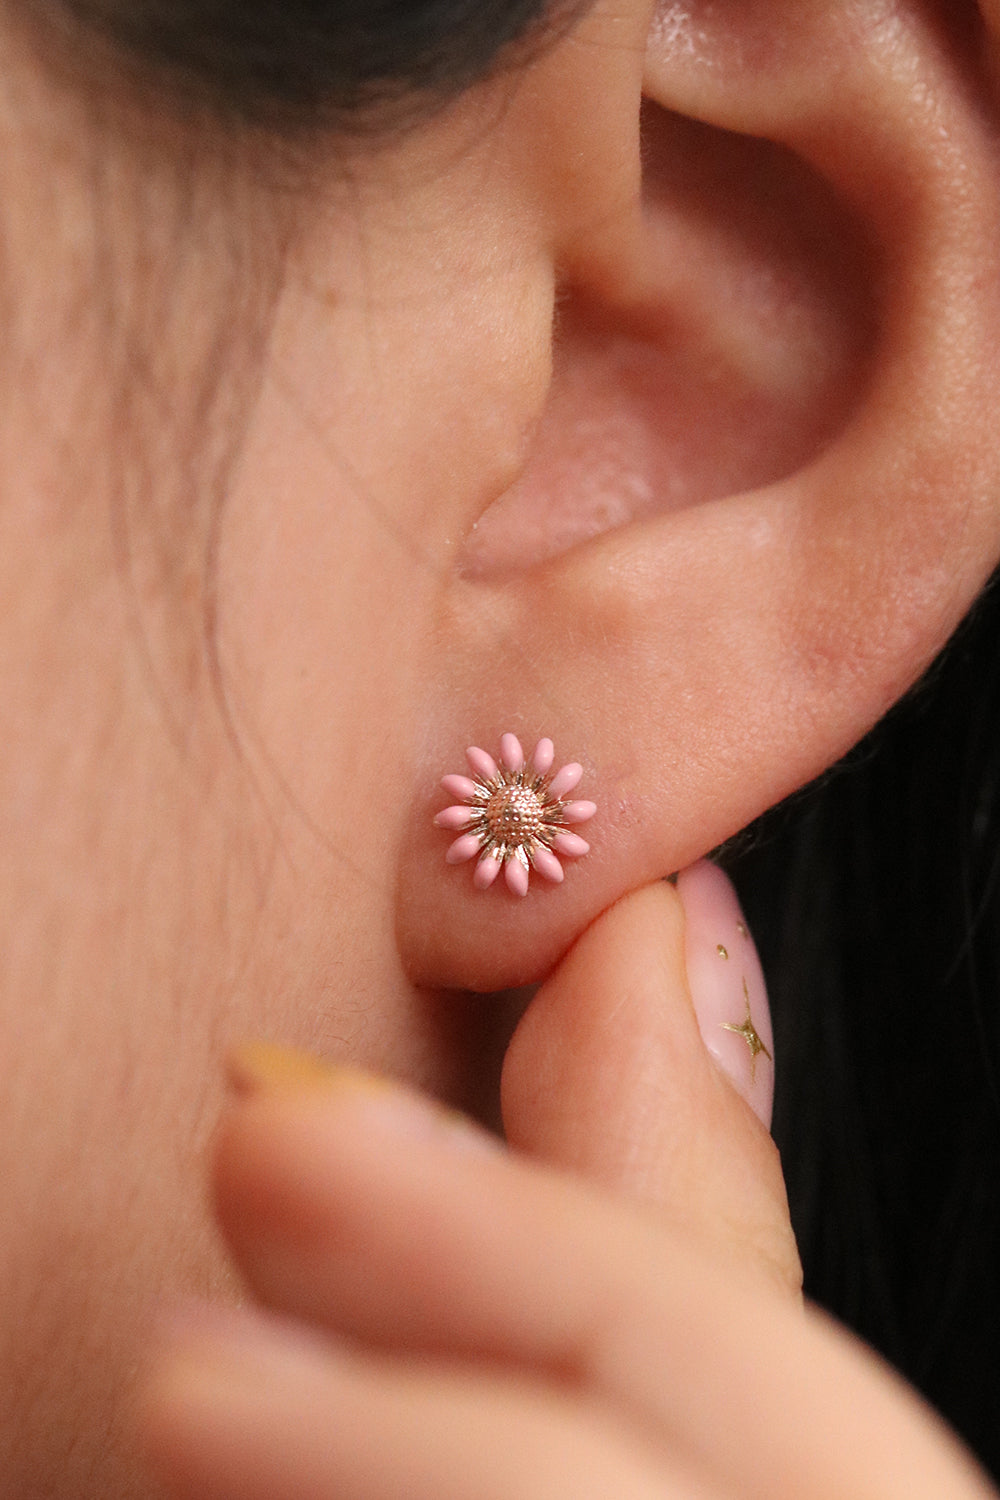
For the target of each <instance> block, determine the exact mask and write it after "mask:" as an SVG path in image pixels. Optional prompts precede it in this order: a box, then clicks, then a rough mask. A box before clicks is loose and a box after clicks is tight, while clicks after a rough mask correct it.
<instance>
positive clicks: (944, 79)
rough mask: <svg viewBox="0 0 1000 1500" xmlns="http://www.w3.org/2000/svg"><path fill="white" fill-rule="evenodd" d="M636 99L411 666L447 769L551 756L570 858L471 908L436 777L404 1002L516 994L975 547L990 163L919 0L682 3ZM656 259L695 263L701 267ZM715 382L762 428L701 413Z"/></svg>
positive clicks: (989, 555) (880, 694)
mask: <svg viewBox="0 0 1000 1500" xmlns="http://www.w3.org/2000/svg"><path fill="white" fill-rule="evenodd" d="M862 10H863V11H864V14H863V16H862V15H861V11H862ZM645 89H646V92H647V95H648V102H647V105H646V110H647V141H649V140H650V133H651V130H652V131H653V132H654V133H655V132H656V131H657V130H658V131H659V135H658V136H656V137H655V139H654V140H653V141H652V147H651V149H649V150H648V155H647V162H646V181H647V192H646V205H645V208H646V212H645V216H644V218H643V219H642V225H643V228H642V234H641V236H640V239H641V251H640V253H639V254H638V255H636V254H635V253H634V247H633V249H632V250H630V252H629V257H628V259H627V263H626V262H624V261H623V264H622V267H621V272H622V274H621V276H620V278H619V279H618V281H617V282H616V281H615V279H614V278H613V277H610V276H608V274H607V266H606V264H605V265H603V266H602V268H601V274H600V276H597V275H595V276H594V278H593V280H592V281H591V282H590V283H589V284H588V282H587V279H586V271H585V268H586V258H585V257H580V256H579V255H575V256H573V255H570V254H568V253H567V254H565V255H560V254H559V252H558V249H557V258H558V259H560V260H561V262H562V263H563V264H566V263H572V264H574V265H575V266H576V267H577V276H576V280H575V283H572V284H571V285H570V286H569V288H568V296H567V303H566V306H565V308H564V311H563V321H562V324H561V325H560V324H558V323H557V342H556V372H557V377H556V379H555V381H554V384H553V391H552V396H551V399H550V404H549V407H548V410H547V412H546V413H545V415H544V416H543V419H542V422H541V424H540V426H539V430H538V435H537V438H536V442H535V445H534V449H533V451H532V453H531V455H530V456H529V459H528V462H527V464H526V468H525V472H524V475H523V477H522V479H521V480H520V481H519V482H518V485H517V486H516V487H515V491H514V492H513V493H512V494H509V495H506V496H504V497H501V499H500V500H499V501H498V502H497V503H496V505H495V508H494V510H493V511H492V513H487V514H486V515H484V516H483V517H482V518H481V519H480V522H479V525H478V526H477V528H476V529H475V539H474V540H473V541H470V542H469V543H468V545H467V547H466V550H465V552H464V554H462V555H461V556H460V558H459V561H458V563H457V565H456V569H455V573H454V576H453V577H452V578H451V580H450V582H449V584H448V587H447V590H446V598H445V601H444V604H443V607H442V611H441V616H440V623H439V630H438V637H437V641H436V650H437V659H438V661H439V662H440V663H441V664H442V665H441V672H440V674H439V683H440V685H441V687H442V690H443V693H444V696H445V700H446V702H445V712H444V715H443V721H442V724H441V730H440V732H441V734H442V735H447V734H448V733H453V734H454V736H455V741H454V742H453V743H450V744H448V745H447V746H445V747H443V748H445V749H446V750H447V751H452V750H453V748H457V749H458V750H459V751H460V750H461V749H462V748H463V747H464V744H465V743H468V742H470V741H471V740H474V739H476V738H479V737H484V738H487V739H490V738H491V737H493V736H495V734H496V733H497V732H499V730H500V729H501V728H507V727H512V728H515V729H517V730H518V731H519V732H520V731H522V730H523V731H524V733H525V735H527V736H529V737H530V736H531V735H532V734H533V733H535V734H537V733H539V732H546V733H551V734H552V735H553V738H558V739H559V740H560V741H562V742H565V741H566V740H571V741H572V749H573V752H574V753H575V754H576V755H577V757H578V758H579V759H581V760H583V761H584V762H585V764H586V766H587V771H588V786H589V787H591V788H592V789H593V791H592V795H593V796H594V800H595V801H596V802H597V803H598V805H599V807H600V808H601V816H600V817H599V818H598V819H597V820H595V823H594V825H593V833H592V835H591V834H590V832H589V831H588V837H590V838H591V842H592V844H593V850H594V852H593V856H592V857H591V858H590V859H588V860H587V861H586V865H585V867H584V866H581V867H579V868H576V869H574V870H573V872H572V876H573V878H572V879H567V880H566V882H565V883H564V885H562V886H561V887H560V888H559V889H558V890H557V891H544V892H540V893H538V895H537V897H536V894H535V893H534V892H533V893H532V894H531V896H530V897H529V898H528V899H527V900H526V901H525V902H523V903H521V904H518V905H516V906H514V905H513V903H509V902H508V903H506V904H505V903H504V900H503V897H502V894H501V893H499V892H494V893H493V895H494V896H497V897H499V898H500V899H499V900H496V901H489V900H488V901H483V900H482V899H479V898H477V896H476V894H474V893H473V892H472V891H471V890H467V889H466V888H465V885H464V883H463V884H456V882H455V872H454V871H452V870H448V869H446V868H445V867H444V866H443V862H441V861H439V860H438V857H437V855H438V852H439V851H438V850H437V846H436V845H435V843H434V840H433V830H432V829H431V828H430V814H431V813H432V812H433V811H435V810H436V807H435V806H434V805H433V804H432V802H431V800H430V788H431V786H432V785H433V782H432V781H431V780H430V779H429V781H428V786H427V788H426V791H425V792H422V793H421V795H420V799H419V800H420V804H421V805H420V806H419V810H418V811H415V814H414V825H413V832H412V837H411V838H410V840H409V846H408V853H407V861H406V864H405V866H404V871H403V877H402V884H401V887H400V907H399V911H400V924H399V931H400V942H401V948H402V951H403V952H404V955H405V960H406V962H407V964H408V967H409V968H410V970H411V972H413V973H414V975H415V976H416V977H417V978H419V979H421V980H422V981H423V982H425V983H434V984H451V985H456V986H467V987H472V988H483V989H487V988H499V987H502V986H506V985H509V984H513V983H520V982H525V981H528V980H531V979H536V978H538V977H540V976H542V975H543V974H544V973H545V972H547V970H548V969H549V968H550V967H551V965H552V963H553V962H554V961H555V960H556V959H557V958H558V956H559V955H560V953H561V952H562V951H564V949H565V947H566V946H567V945H568V943H569V942H570V941H572V939H573V938H574V937H575V936H576V935H577V934H578V933H579V931H580V930H581V929H582V927H583V926H584V925H586V923H587V922H589V921H590V920H591V919H592V918H593V917H594V916H596V915H597V914H598V912H600V911H601V910H603V909H604V908H605V907H606V906H607V905H608V904H610V902H612V901H614V900H615V899H617V897H619V896H620V895H621V894H623V893H624V892H625V891H627V890H628V889H631V888H633V887H635V886H638V885H641V884H643V883H645V882H647V881H649V880H651V879H655V878H656V876H658V875H662V874H665V873H667V872H669V871H670V870H672V869H675V868H677V867H679V866H681V865H683V864H686V863H688V862H690V861H691V860H693V859H695V858H696V857H698V856H699V855H701V854H703V853H705V852H706V851H707V850H709V849H710V848H712V847H713V846H714V845H715V844H717V843H718V842H720V841H721V840H723V839H724V838H726V837H728V836H729V835H731V834H732V833H733V832H735V831H736V830H737V829H738V828H739V827H741V826H743V825H744V824H746V823H747V822H749V821H751V820H752V819H753V818H754V817H755V816H757V815H758V814H759V813H760V812H761V811H763V810H764V809H765V808H766V807H767V806H769V805H771V804H772V803H774V802H775V801H777V800H779V799H780V798H781V797H783V796H785V795H787V794H788V793H790V792H791V791H793V790H794V789H795V788H796V787H798V786H800V785H802V784H803V783H804V782H805V781H807V780H809V779H810V778H812V777H813V776H814V775H816V774H818V773H819V772H820V771H821V770H822V769H823V768H824V767H826V766H827V765H829V764H830V763H831V762H832V761H834V760H835V759H836V758H838V757H839V756H840V755H841V754H842V753H843V752H844V751H845V750H846V749H847V748H848V747H849V746H850V745H851V744H852V743H853V742H854V741H855V740H856V739H857V738H858V737H859V736H860V735H861V734H863V733H864V732H865V731H866V730H867V728H868V727H869V726H870V725H871V724H872V723H873V722H874V721H875V720H876V719H877V718H878V717H879V716H880V715H881V714H882V713H883V712H884V711H885V710H886V708H887V707H888V706H889V705H890V704H891V702H892V701H893V700H894V699H895V698H896V697H898V696H899V694H900V693H902V692H903V691H905V689H906V688H907V687H908V686H909V685H910V684H911V683H912V682H913V681H914V680H915V679H916V677H917V676H918V675H919V674H920V672H921V671H922V670H923V668H924V667H925V666H926V665H927V664H928V662H929V661H930V660H931V658H932V657H933V656H934V654H935V653H936V652H937V651H938V650H939V649H940V647H941V646H942V645H943V643H944V641H945V640H946V639H947V636H948V635H949V634H950V632H951V630H952V629H953V628H954V626H955V625H956V624H957V623H958V621H959V619H960V618H961V616H962V614H963V613H964V612H965V610H966V609H967V608H968V606H969V604H970V603H971V602H972V600H973V598H974V597H975V595H976V593H977V592H978V590H979V588H980V587H981V586H982V584H983V582H984V581H985V579H986V578H987V576H988V575H989V573H990V571H991V570H992V568H993V566H994V564H995V561H996V559H997V557H998V555H1000V503H998V499H997V496H998V493H1000V460H998V456H997V454H996V452H995V445H994V442H993V437H992V429H993V423H992V421H991V411H992V408H993V398H994V394H995V382H996V377H995V374H994V365H995V349H996V346H997V339H998V336H1000V254H998V249H997V246H996V235H995V224H996V223H997V222H998V221H1000V168H998V165H997V161H996V156H995V151H994V147H993V143H992V123H991V121H990V119H989V118H988V115H987V105H986V104H985V102H984V101H983V100H982V99H981V98H980V97H979V94H978V93H977V89H976V84H975V80H973V79H972V78H971V77H966V76H965V74H964V73H963V71H962V68H961V64H960V62H959V53H958V49H949V48H948V46H947V45H946V38H944V37H943V35H942V34H941V31H940V29H935V28H933V27H932V26H931V25H930V24H929V23H928V22H927V19H926V15H925V14H924V8H923V7H918V6H916V5H914V6H913V7H912V8H911V7H901V6H899V5H898V4H894V5H893V6H892V7H889V6H881V5H878V4H876V5H874V6H868V7H857V6H839V7H838V6H833V7H831V6H829V5H828V4H820V3H818V0H772V3H770V4H767V3H763V4H762V3H760V0H754V3H752V4H751V3H748V0H747V3H736V4H734V5H727V6H725V7H720V6H717V5H708V4H699V3H694V0H692V3H686V4H672V5H668V6H665V7H661V9H660V12H659V15H658V18H657V19H656V20H655V21H654V24H653V28H652V32H651V38H650V45H649V51H648V55H647V61H646V77H645ZM632 105H633V108H634V111H635V112H636V116H638V112H639V109H640V99H639V97H638V94H637V95H636V97H635V98H634V100H633V101H632ZM652 111H663V112H664V113H663V114H662V116H660V118H659V120H658V121H657V119H656V117H655V116H654V115H653V114H652V113H651V112H652ZM650 122H652V124H651V123H650ZM740 162H742V163H743V169H744V170H743V173H742V175H740V176H737V178H736V189H735V191H732V190H730V191H729V192H727V191H726V187H727V184H726V172H727V170H732V169H733V168H734V165H735V164H737V163H740ZM629 170H630V169H629ZM755 171H756V172H757V174H758V176H757V178H756V180H754V178H753V173H754V172H755ZM713 174H714V176H713ZM782 194H784V195H785V196H784V197H783V196H782ZM751 205H753V208H751ZM699 216H700V217H699ZM727 216H728V217H727ZM596 217H597V214H596V208H595V219H596ZM579 222H580V217H579V215H577V218H576V221H575V223H576V226H577V229H578V226H579ZM783 230H784V235H785V238H784V239H783ZM810 237H812V252H809V250H808V246H809V244H810ZM824 237H825V238H824ZM680 245H685V246H686V247H687V255H688V257H689V259H690V257H691V255H692V254H694V255H696V256H697V253H698V251H697V247H698V246H699V245H700V246H701V247H702V249H703V254H702V257H701V259H700V260H699V261H698V263H697V264H696V265H695V266H694V269H693V270H692V269H691V267H690V264H689V265H686V266H682V267H681V268H680V269H678V253H677V251H678V246H680ZM665 247H666V248H665ZM692 247H694V248H692ZM754 256H756V260H754ZM581 267H582V268H583V272H582V274H581V270H580V268H581ZM751 267H752V268H753V270H754V271H755V273H756V281H755V280H754V277H753V276H750V275H749V269H750V268H751ZM792 269H794V270H795V272H796V275H797V277H798V279H797V280H796V279H795V277H794V276H791V274H790V272H791V270H792ZM741 270H742V271H744V272H747V273H748V274H747V275H746V277H745V280H744V282H743V287H744V295H743V296H742V297H741V295H740V292H739V288H740V272H741ZM782 270H783V271H784V273H785V280H784V282H782V280H781V275H780V273H781V272H782ZM769 272H770V274H771V275H772V277H774V278H775V279H774V280H773V281H772V282H771V287H772V289H773V288H774V287H778V288H781V287H782V286H783V287H784V289H785V294H784V295H782V294H781V292H780V291H779V292H778V293H772V303H771V311H772V315H773V316H772V317H771V319H770V320H769V318H768V316H767V299H766V296H764V295H763V294H762V291H761V288H762V287H765V288H766V286H767V275H768V273H769ZM692 287H697V288H698V295H697V296H695V295H693V294H692V293H691V290H690V289H691V288H692ZM789 287H791V292H790V293H789V291H788V289H789ZM713 288H714V289H715V304H714V308H713V303H712V294H713ZM727 299H728V300H727ZM713 312H714V318H713V316H712V314H713ZM783 320H784V321H783ZM755 324H756V327H757V328H758V329H759V331H760V337H759V339H755V337H754V328H755ZM803 330H804V332H803ZM713 338H714V339H715V341H716V344H715V347H713V344H712V340H713ZM768 341H770V342H768ZM706 349H707V351H708V353H707V355H706ZM720 349H721V350H722V351H723V352H724V354H725V358H720V357H719V350H720ZM810 349H811V350H812V354H813V360H812V362H810V358H809V351H810ZM626 355H628V359H626ZM640 356H641V359H640ZM713 357H715V368H716V371H717V372H718V371H720V370H721V371H722V372H723V377H724V378H721V379H719V380H718V384H717V389H716V392H715V395H716V398H717V399H716V402H715V406H714V407H712V408H711V422H714V423H715V424H716V426H715V427H714V428H713V427H711V425H709V426H708V427H707V429H706V430H707V432H708V434H709V437H708V441H707V443H706V438H705V430H703V431H702V432H700V433H697V434H696V436H695V438H694V439H693V440H692V439H690V438H688V437H686V435H685V433H684V432H683V431H679V429H678V428H677V427H676V426H675V428H674V429H671V421H672V419H674V418H675V417H676V410H677V404H678V401H681V403H683V399H684V397H685V394H686V396H687V398H690V389H691V387H690V385H689V387H688V389H687V392H686V393H685V392H684V390H683V379H680V380H679V379H678V368H680V371H681V376H682V377H684V376H685V375H686V376H689V377H690V378H691V379H692V380H701V381H702V385H701V387H700V388H699V389H700V391H701V393H702V394H704V393H705V391H708V390H709V388H710V382H709V381H708V380H707V375H706V371H708V370H709V369H711V367H712V358H713ZM699 359H700V360H701V361H702V364H701V365H699V363H698V361H699ZM727 359H728V364H727V362H726V361H727ZM629 360H631V361H632V362H631V364H630V363H629ZM755 360H756V363H755ZM643 361H644V363H643ZM560 362H562V363H560ZM640 366H641V368H640ZM797 369H798V370H799V371H800V372H801V379H800V380H799V381H798V382H797V381H796V378H795V371H796V370H797ZM692 372H694V374H693V375H692ZM734 372H735V376H734ZM735 377H738V380H742V381H743V382H744V392H745V390H747V389H751V390H754V391H756V393H757V395H758V396H760V395H761V393H762V392H763V396H764V397H766V399H763V398H762V402H761V405H760V407H759V409H758V410H757V411H756V412H755V410H754V408H753V405H752V403H750V404H749V405H747V404H746V402H744V403H743V404H742V405H741V401H740V400H739V399H733V400H731V401H730V402H729V404H728V406H727V404H726V398H725V391H724V389H723V388H724V387H725V385H726V381H727V380H729V381H730V383H732V381H733V380H734V378H735ZM738 380H737V385H738ZM707 409H708V408H706V407H704V406H703V407H702V410H703V411H704V410H707ZM765 410H766V411H768V412H770V413H771V414H772V415H773V416H774V420H773V426H772V431H771V433H770V434H769V433H768V429H767V424H766V422H765V421H763V420H762V419H761V417H760V415H759V413H760V412H761V411H765ZM783 417H784V418H786V419H787V421H786V422H785V423H783V422H782V420H781V419H782V418H783ZM688 420H689V421H690V422H691V423H697V420H698V405H697V403H696V402H693V401H692V402H691V409H690V413H689V414H688ZM681 426H683V424H681ZM678 434H679V435H678ZM762 438H763V441H762ZM685 442H686V443H687V446H686V448H685ZM699 443H700V444H701V452H700V455H699V454H698V444H699ZM727 445H728V447H727ZM692 453H694V454H696V455H698V456H699V457H700V461H701V462H702V468H701V469H700V470H697V472H696V473H695V475H694V477H692V473H691V470H690V468H689V470H688V472H687V473H685V471H684V464H685V463H686V462H688V461H689V460H690V458H691V455H692ZM720 457H721V458H722V459H723V460H724V461H721V462H720V461H719V460H720ZM769 465H770V469H769V467H768V466H769ZM695 468H696V469H697V465H696V466H695ZM595 472H596V473H597V474H598V476H599V484H598V483H597V481H595V477H594V476H595ZM601 486H603V487H604V488H603V493H602V492H601ZM595 496H596V501H595ZM678 497H679V503H678ZM553 518H554V519H553ZM574 528H575V529H574ZM512 715H513V716H514V717H512ZM567 748H569V746H567ZM428 772H429V773H430V768H429V767H428ZM588 794H590V793H588ZM444 908H450V909H451V910H452V911H453V913H454V922H453V923H449V922H448V920H447V918H445V919H444V920H442V915H441V913H442V910H443V909H444Z"/></svg>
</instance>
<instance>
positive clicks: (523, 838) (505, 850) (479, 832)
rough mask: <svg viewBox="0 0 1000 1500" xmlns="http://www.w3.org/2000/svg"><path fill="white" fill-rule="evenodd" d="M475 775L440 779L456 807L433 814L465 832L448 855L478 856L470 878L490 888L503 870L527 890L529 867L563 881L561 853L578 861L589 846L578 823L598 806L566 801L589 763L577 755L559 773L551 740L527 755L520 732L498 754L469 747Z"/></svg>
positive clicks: (456, 859)
mask: <svg viewBox="0 0 1000 1500" xmlns="http://www.w3.org/2000/svg"><path fill="white" fill-rule="evenodd" d="M465 754H466V759H467V760H468V762H469V766H470V768H471V770H472V775H471V776H446V777H445V778H444V780H443V781H442V782H441V785H442V786H443V787H444V789H445V791H446V792H447V793H448V795H449V797H453V798H454V799H455V803H454V806H452V807H446V808H445V810H444V812H439V813H438V815H437V817H436V818H435V819H434V825H435V827H437V828H448V829H451V830H452V831H453V832H455V833H458V834H459V837H458V838H457V839H456V840H455V842H454V843H453V844H452V845H451V847H450V848H449V850H448V852H447V854H446V855H445V860H446V861H447V863H448V864H450V865H460V864H463V863H464V862H465V861H466V860H470V859H477V864H476V869H475V874H474V875H473V877H472V883H473V885H474V886H475V887H476V889H477V890H480V891H485V890H488V888H489V887H490V886H491V885H492V884H493V882H494V881H495V880H496V878H497V876H498V875H499V874H500V871H501V870H503V873H504V879H505V880H506V882H507V886H508V888H509V889H510V890H511V891H513V893H514V895H515V896H526V895H527V894H528V882H529V879H530V875H531V871H532V870H537V871H538V873H539V875H541V876H542V877H543V879H545V880H548V881H551V882H552V884H553V885H559V884H560V883H561V881H562V880H563V877H564V871H563V867H562V865H561V864H560V862H559V860H558V859H557V857H556V856H557V855H560V854H561V855H562V856H563V857H564V858H569V859H580V858H581V857H582V856H583V855H584V854H589V852H590V845H589V844H588V843H587V841H586V840H585V839H582V838H581V837H580V835H579V834H578V833H573V832H572V831H571V829H572V825H573V824H576V823H586V822H587V820H588V819H589V818H592V817H593V816H594V814H595V813H596V811H597V807H596V804H595V803H593V802H570V801H567V800H566V799H567V797H568V796H569V793H570V792H572V791H573V790H575V788H576V786H577V784H578V783H579V781H580V779H581V777H582V776H583V767H582V766H578V765H577V764H576V762H575V761H571V762H570V763H569V764H568V765H565V766H563V767H562V769H561V770H559V771H556V772H555V774H554V775H553V773H552V767H553V765H554V763H555V748H554V746H553V744H552V741H551V740H539V741H538V744H537V745H536V746H535V750H534V754H533V755H532V757H531V759H530V760H528V759H526V757H525V754H524V751H523V749H522V748H521V742H520V741H519V740H518V738H517V736H516V735H514V734H505V735H503V736H502V737H501V740H500V760H499V762H497V761H495V760H494V759H493V757H492V755H488V754H487V752H486V751H485V750H480V749H479V748H478V747H477V746H475V745H473V746H471V747H470V749H468V750H467V751H466V752H465Z"/></svg>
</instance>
